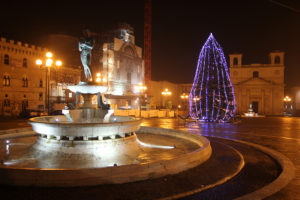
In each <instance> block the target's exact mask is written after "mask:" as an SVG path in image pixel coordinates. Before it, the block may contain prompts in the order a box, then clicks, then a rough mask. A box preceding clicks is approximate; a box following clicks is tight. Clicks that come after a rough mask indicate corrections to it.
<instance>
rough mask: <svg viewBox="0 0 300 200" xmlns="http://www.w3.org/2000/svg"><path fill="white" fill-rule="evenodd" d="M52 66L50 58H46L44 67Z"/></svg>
mask: <svg viewBox="0 0 300 200" xmlns="http://www.w3.org/2000/svg"><path fill="white" fill-rule="evenodd" d="M52 64H53V60H52V59H51V58H48V59H47V60H46V66H47V67H51V66H52Z"/></svg>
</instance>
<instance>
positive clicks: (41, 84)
mask: <svg viewBox="0 0 300 200" xmlns="http://www.w3.org/2000/svg"><path fill="white" fill-rule="evenodd" d="M40 87H43V80H42V79H40Z"/></svg>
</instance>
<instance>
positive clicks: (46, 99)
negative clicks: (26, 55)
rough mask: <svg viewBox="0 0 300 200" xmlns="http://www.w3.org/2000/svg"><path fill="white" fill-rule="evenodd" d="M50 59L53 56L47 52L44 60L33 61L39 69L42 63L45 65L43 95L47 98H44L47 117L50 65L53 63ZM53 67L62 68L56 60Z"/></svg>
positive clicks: (60, 63)
mask: <svg viewBox="0 0 300 200" xmlns="http://www.w3.org/2000/svg"><path fill="white" fill-rule="evenodd" d="M52 57H53V54H52V53H51V52H47V53H46V59H45V60H44V61H43V60H42V59H37V60H36V61H35V64H36V65H39V66H40V67H42V66H43V63H45V66H46V68H47V70H46V87H45V94H46V96H47V98H45V105H46V107H47V115H49V97H50V95H49V90H50V68H51V67H52V65H53V63H54V61H53V59H52ZM55 66H56V67H60V66H62V61H60V60H56V61H55Z"/></svg>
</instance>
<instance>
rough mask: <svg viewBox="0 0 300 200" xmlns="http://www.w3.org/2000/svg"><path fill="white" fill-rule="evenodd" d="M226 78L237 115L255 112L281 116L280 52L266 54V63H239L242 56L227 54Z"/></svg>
mask: <svg viewBox="0 0 300 200" xmlns="http://www.w3.org/2000/svg"><path fill="white" fill-rule="evenodd" d="M229 57H230V78H231V82H232V84H233V87H234V92H235V98H236V104H237V113H240V114H243V113H246V112H248V109H249V106H250V104H252V108H253V110H254V111H255V112H257V113H260V114H265V115H281V114H282V113H283V97H284V68H285V66H284V52H280V51H276V52H271V53H270V63H269V64H250V65H243V64H242V54H230V55H229Z"/></svg>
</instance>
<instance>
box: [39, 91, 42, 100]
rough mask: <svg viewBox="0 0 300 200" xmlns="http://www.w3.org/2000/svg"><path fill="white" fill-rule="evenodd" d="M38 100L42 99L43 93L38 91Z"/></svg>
mask: <svg viewBox="0 0 300 200" xmlns="http://www.w3.org/2000/svg"><path fill="white" fill-rule="evenodd" d="M39 100H40V101H43V93H42V92H40V93H39Z"/></svg>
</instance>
